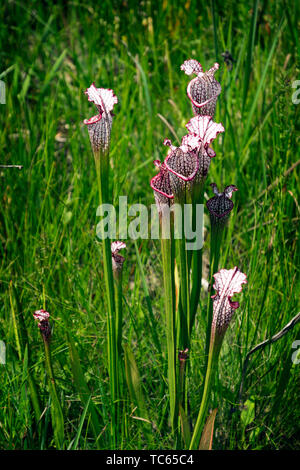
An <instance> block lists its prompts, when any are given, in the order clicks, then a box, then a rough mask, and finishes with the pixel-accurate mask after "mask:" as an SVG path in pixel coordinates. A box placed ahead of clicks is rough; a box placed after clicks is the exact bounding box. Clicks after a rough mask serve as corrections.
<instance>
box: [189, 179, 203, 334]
mask: <svg viewBox="0 0 300 470" xmlns="http://www.w3.org/2000/svg"><path fill="white" fill-rule="evenodd" d="M197 189H198V190H197V191H195V193H194V195H193V198H192V201H193V202H192V203H193V230H195V229H196V228H197V226H196V221H195V217H196V205H197V204H203V199H204V187H203V185H201V187H200V188H197ZM202 253H203V251H202V248H200V249H199V250H197V251H194V252H193V258H192V274H191V278H192V291H191V323H190V332H189V334H190V335H191V333H192V328H193V325H194V322H195V317H196V313H197V308H198V304H199V300H200V293H201V283H202Z"/></svg>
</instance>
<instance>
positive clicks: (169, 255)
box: [160, 214, 177, 431]
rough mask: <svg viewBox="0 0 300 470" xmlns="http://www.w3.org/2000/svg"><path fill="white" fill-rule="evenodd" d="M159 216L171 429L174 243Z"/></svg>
mask: <svg viewBox="0 0 300 470" xmlns="http://www.w3.org/2000/svg"><path fill="white" fill-rule="evenodd" d="M160 217H161V228H162V237H161V249H162V262H163V278H164V293H165V310H166V332H167V349H168V382H169V396H170V418H171V426H172V431H174V429H175V424H176V409H177V399H176V358H175V353H176V332H175V311H174V310H175V309H174V307H175V285H174V243H173V227H172V225H173V224H172V222H171V224H170V225H171V230H170V232H171V233H170V238H163V234H164V233H167V230H168V227H167V222H169V220H167V219H168V217H164V216H163V214H161V215H160Z"/></svg>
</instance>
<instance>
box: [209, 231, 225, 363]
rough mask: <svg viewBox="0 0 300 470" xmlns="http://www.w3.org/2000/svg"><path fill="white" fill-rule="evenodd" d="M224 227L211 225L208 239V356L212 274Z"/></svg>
mask: <svg viewBox="0 0 300 470" xmlns="http://www.w3.org/2000/svg"><path fill="white" fill-rule="evenodd" d="M223 232H224V226H223V225H221V224H212V225H211V239H210V263H209V277H208V279H209V283H210V289H209V299H208V308H207V326H206V347H205V353H206V356H207V355H208V351H209V344H210V336H211V325H212V319H213V302H212V299H211V295H210V294H211V290H212V285H213V277H212V276H213V274H214V273H217V272H218V267H219V259H220V247H221V244H222V238H223Z"/></svg>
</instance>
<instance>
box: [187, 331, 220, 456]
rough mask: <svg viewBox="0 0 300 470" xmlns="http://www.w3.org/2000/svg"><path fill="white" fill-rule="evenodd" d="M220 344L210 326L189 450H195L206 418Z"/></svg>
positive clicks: (218, 338)
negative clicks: (202, 384) (208, 345)
mask: <svg viewBox="0 0 300 470" xmlns="http://www.w3.org/2000/svg"><path fill="white" fill-rule="evenodd" d="M221 345H222V338H221V337H219V336H216V334H215V330H214V328H212V332H211V340H210V347H209V354H208V362H207V368H206V375H205V382H204V389H203V395H202V400H201V405H200V410H199V414H198V418H197V422H196V425H195V428H194V432H193V436H192V440H191V444H190V450H196V449H198V448H199V444H200V439H201V434H202V431H203V427H204V424H205V419H206V415H207V411H208V405H209V399H210V392H211V389H212V386H213V382H214V378H215V373H216V370H217V365H218V358H219V353H220V349H221Z"/></svg>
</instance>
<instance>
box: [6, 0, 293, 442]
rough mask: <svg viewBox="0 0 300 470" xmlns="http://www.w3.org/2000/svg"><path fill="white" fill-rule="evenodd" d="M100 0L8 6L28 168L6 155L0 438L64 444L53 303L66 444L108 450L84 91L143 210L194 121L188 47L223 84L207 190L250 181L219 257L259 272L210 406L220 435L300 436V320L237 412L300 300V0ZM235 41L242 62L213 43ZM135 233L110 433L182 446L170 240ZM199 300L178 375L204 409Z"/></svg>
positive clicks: (118, 177)
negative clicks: (51, 384) (100, 107)
mask: <svg viewBox="0 0 300 470" xmlns="http://www.w3.org/2000/svg"><path fill="white" fill-rule="evenodd" d="M100 4H101V6H98V5H97V2H94V3H91V4H86V3H81V2H68V3H67V4H66V3H65V2H61V1H58V2H55V4H53V3H52V2H49V4H48V6H47V4H46V2H39V1H33V2H31V4H30V6H26V4H25V2H20V1H12V2H6V3H5V4H3V5H2V6H1V10H0V11H1V29H0V40H1V48H0V57H1V62H0V63H1V68H0V79H2V80H3V81H4V82H5V84H6V104H5V105H3V104H0V113H1V114H0V115H1V127H0V146H1V150H2V151H1V162H0V163H1V164H20V165H23V169H22V170H18V169H13V168H11V169H0V171H1V173H0V177H1V180H0V181H1V208H0V237H1V240H0V250H1V264H0V295H1V303H0V340H3V341H5V343H6V356H7V361H6V364H5V365H2V364H0V377H1V380H0V448H1V449H48V448H53V447H55V443H54V440H53V432H52V428H51V411H50V408H51V399H50V398H49V389H48V381H47V374H46V369H45V357H44V349H43V344H42V340H41V338H40V335H39V332H38V328H37V325H36V323H35V322H34V320H33V316H32V313H33V312H34V310H36V309H39V308H43V307H45V308H46V309H47V310H48V311H49V312H50V314H51V320H52V324H53V326H54V331H53V339H52V344H51V353H52V365H53V369H54V374H55V378H56V388H57V393H58V398H59V400H60V404H61V407H62V409H63V413H64V421H65V429H64V435H65V438H64V439H65V442H64V446H63V447H64V448H72V449H73V448H76V449H95V448H97V446H98V447H100V448H102V449H110V448H112V440H111V439H112V438H111V432H110V423H111V398H110V384H109V380H108V369H107V365H108V358H107V344H106V343H107V334H106V312H107V304H106V294H105V282H104V272H103V261H102V250H101V245H100V243H98V242H97V239H96V236H95V227H96V225H97V223H98V219H97V217H96V208H97V206H98V193H97V179H96V172H95V167H94V161H93V155H92V152H91V149H90V143H89V138H88V133H87V130H86V128H85V126H84V124H83V119H84V118H88V117H91V116H92V115H93V113H94V109H93V106H91V104H90V103H88V101H87V99H86V96H85V95H84V93H83V91H84V90H85V89H86V88H87V87H88V86H89V85H90V84H91V83H92V82H93V81H95V82H96V85H97V86H99V87H104V88H112V89H113V90H114V92H115V93H116V95H117V96H118V98H119V104H118V105H117V106H116V107H115V110H114V112H115V118H114V121H113V132H112V141H111V161H112V166H113V168H112V170H111V177H112V179H111V181H112V187H111V189H112V190H113V195H114V200H115V202H116V203H117V202H118V197H119V195H127V196H128V203H129V204H132V203H136V202H141V203H144V204H147V205H150V204H153V203H154V198H153V192H152V190H151V189H150V186H149V181H150V178H151V177H152V176H153V175H154V174H155V171H154V167H153V165H152V161H153V160H154V159H163V158H164V156H165V154H166V149H165V147H163V145H162V142H163V140H164V138H171V139H174V136H173V135H172V132H171V130H170V129H171V128H173V129H174V131H175V133H176V134H177V135H178V136H179V137H180V138H181V136H182V135H183V134H184V133H185V128H184V126H185V124H186V123H187V122H188V120H189V119H190V118H191V117H192V111H191V107H190V103H189V100H188V99H187V97H186V86H187V83H188V81H189V78H188V77H187V76H186V75H185V74H184V73H183V72H182V71H180V65H181V64H182V63H183V61H184V60H186V59H187V58H195V59H197V60H199V61H200V62H201V63H202V65H203V66H204V68H205V69H207V68H209V67H210V66H212V65H213V63H214V62H215V60H216V58H217V59H218V61H219V62H220V65H221V67H220V70H219V72H218V74H217V75H216V78H217V79H218V80H219V81H220V83H221V85H222V94H221V95H220V98H219V101H218V107H217V113H216V117H215V121H216V122H222V123H223V125H224V127H225V134H224V135H222V136H221V137H219V138H218V139H217V141H216V143H215V144H214V150H215V151H216V153H217V156H216V157H215V158H214V159H213V161H212V164H211V167H210V171H209V175H208V178H207V183H206V188H205V191H206V196H207V197H211V196H212V193H211V191H210V188H209V183H211V182H216V183H217V184H218V186H219V187H224V186H227V185H229V184H235V185H236V186H237V187H238V188H239V191H238V192H237V193H235V195H234V203H235V209H234V211H233V212H232V215H231V218H230V222H229V226H228V229H227V232H226V237H225V241H224V243H223V246H222V249H221V254H220V266H221V267H224V268H227V269H230V268H232V267H234V266H238V267H239V268H240V269H241V270H242V271H243V272H244V273H246V274H247V277H248V285H247V287H246V288H244V289H243V293H242V294H239V295H238V296H236V297H237V298H238V300H239V302H240V308H239V309H238V310H237V312H236V314H235V316H234V319H233V321H232V323H231V324H230V327H229V330H228V332H227V334H226V337H225V340H224V344H223V348H222V351H221V357H220V362H219V376H218V379H217V381H216V386H215V389H214V394H213V398H212V402H211V408H212V409H213V408H218V412H217V416H216V421H215V436H214V442H213V448H214V449H296V448H297V449H299V447H300V443H299V427H298V428H297V426H299V418H300V408H299V401H298V396H299V367H300V366H299V365H297V364H293V363H292V360H291V357H292V354H293V352H294V349H292V344H293V342H294V341H295V340H297V339H298V340H299V339H300V331H299V325H297V326H296V327H295V328H294V329H293V330H292V331H290V332H289V333H288V334H287V335H285V336H284V337H283V338H282V339H280V340H279V341H278V342H276V343H274V344H272V345H270V346H267V347H266V348H264V349H263V350H261V351H259V352H257V353H255V354H254V355H253V356H252V357H251V359H250V363H249V367H248V372H247V377H246V380H245V384H244V394H243V397H242V398H243V402H244V403H246V402H247V403H246V404H247V405H248V408H247V410H248V414H247V413H246V412H242V413H241V412H240V411H239V409H238V395H239V388H240V382H241V377H242V368H243V363H244V360H245V357H246V354H247V352H248V351H249V350H250V349H251V348H252V347H253V346H255V345H256V344H257V343H259V342H261V341H263V340H265V339H268V338H270V337H271V336H272V335H274V334H275V333H276V332H277V331H279V330H280V329H282V328H283V326H284V325H285V324H286V323H288V322H289V321H290V320H291V318H292V317H293V316H295V315H296V314H297V313H298V311H299V300H298V299H299V278H298V274H299V238H298V237H299V236H298V231H297V225H298V222H299V211H300V209H299V203H298V201H299V176H298V174H297V170H298V169H297V168H295V169H293V170H292V171H290V172H289V173H288V175H287V176H285V175H286V173H287V172H288V170H289V169H290V168H291V167H292V165H293V164H294V163H295V162H297V161H298V160H299V151H298V148H299V110H300V108H299V105H295V104H293V103H292V94H293V93H294V92H295V89H293V88H292V82H293V81H294V80H299V78H300V76H299V73H300V72H299V67H298V65H297V58H298V54H299V40H298V34H297V33H298V31H297V28H299V15H300V8H299V2H296V0H291V1H289V2H286V1H284V0H282V1H278V2H268V1H261V2H257V1H253V2H252V1H242V2H238V3H236V2H232V1H229V0H227V1H225V2H221V1H220V2H218V1H212V2H204V1H201V2H199V1H196V0H187V1H185V2H184V1H179V0H177V1H173V2H168V1H163V2H151V1H147V2H146V1H145V2H134V1H130V0H127V1H124V2H117V1H103V2H100ZM256 8H257V9H256ZM226 49H227V50H229V51H230V52H231V54H232V56H233V58H234V59H235V62H234V64H233V68H232V70H230V69H229V68H228V67H227V66H226V64H225V63H224V61H223V58H222V56H221V53H222V52H224V51H225V50H226ZM158 114H160V115H161V116H162V117H163V118H164V120H162V119H161V118H160V117H159V116H158ZM166 122H167V123H168V126H167V125H166ZM205 217H206V218H205V225H206V228H207V236H206V242H205V245H204V254H203V276H204V277H205V275H207V263H208V259H209V251H208V247H209V236H210V234H209V219H208V216H207V212H206V216H205ZM126 243H127V252H126V262H125V264H124V272H123V296H124V304H123V320H124V323H123V345H127V347H128V351H129V352H128V353H127V359H128V361H129V362H128V364H129V365H128V368H129V369H130V370H133V371H134V381H133V384H131V387H129V389H130V390H129V391H128V393H126V394H124V399H123V400H122V402H121V403H120V404H119V409H120V410H121V418H120V423H119V425H120V429H119V443H118V446H119V448H122V449H164V448H167V449H175V448H176V446H180V445H181V444H180V443H179V442H176V441H174V436H173V434H172V431H171V427H170V422H169V421H168V412H169V411H168V407H169V399H168V384H167V356H166V332H165V329H164V313H165V311H164V297H163V274H162V257H161V249H160V242H159V240H138V241H137V245H136V246H135V244H134V242H133V241H130V240H128V241H127V242H126ZM136 248H137V251H136ZM137 252H138V257H137ZM199 282H200V281H199ZM201 303H202V306H203V308H202V309H200V308H199V309H198V312H197V316H196V328H195V330H194V332H193V335H192V342H191V349H190V358H189V364H188V370H189V372H188V379H187V384H186V386H187V390H188V398H189V411H190V419H191V420H192V422H193V423H195V421H196V418H197V414H198V411H199V406H200V400H201V387H202V386H203V374H204V366H205V323H204V321H205V312H206V305H207V295H205V292H204V293H203V292H202V300H201ZM158 341H159V344H157V343H158ZM160 348H161V349H160ZM74 351H76V352H75V353H74ZM74 354H75V355H74ZM79 360H80V363H81V367H80V368H79V362H78V361H79ZM128 368H127V369H128ZM129 369H128V370H129ZM32 383H35V385H36V393H37V397H38V402H39V404H37V403H36V407H35V408H34V407H33V405H32V401H31V399H30V390H31V389H32ZM124 388H126V387H125V386H124ZM31 393H32V392H31ZM134 396H135V398H134ZM83 397H84V398H83ZM136 397H137V398H136ZM247 400H248V401H247ZM38 406H39V407H40V411H41V412H42V418H41V419H40V421H39V422H38V424H37V423H36V420H35V415H36V414H37V409H38ZM139 413H140V415H139ZM143 414H144V416H143ZM137 418H144V419H145V420H146V421H145V420H141V419H137ZM149 421H150V422H151V423H152V425H151V424H149ZM95 434H96V435H98V441H97V443H95V441H96V439H95V437H94V436H95Z"/></svg>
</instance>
